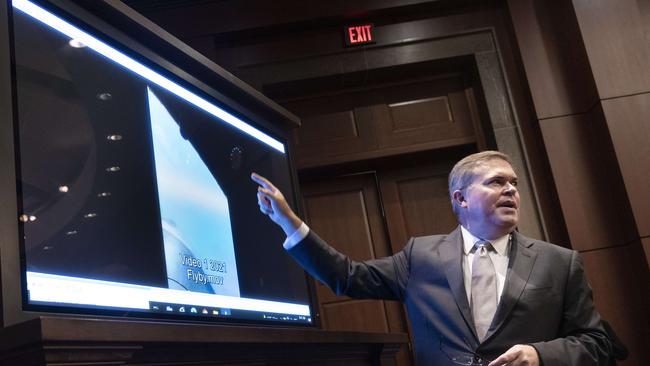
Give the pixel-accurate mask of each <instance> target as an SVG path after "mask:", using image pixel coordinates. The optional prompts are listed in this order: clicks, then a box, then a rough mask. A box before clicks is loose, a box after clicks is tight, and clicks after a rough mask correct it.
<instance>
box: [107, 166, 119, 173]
mask: <svg viewBox="0 0 650 366" xmlns="http://www.w3.org/2000/svg"><path fill="white" fill-rule="evenodd" d="M106 171H107V172H119V171H120V167H119V166H110V167H108V168H106Z"/></svg>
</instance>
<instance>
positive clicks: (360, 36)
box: [343, 24, 375, 46]
mask: <svg viewBox="0 0 650 366" xmlns="http://www.w3.org/2000/svg"><path fill="white" fill-rule="evenodd" d="M343 32H344V38H345V45H346V46H358V45H364V44H371V43H375V38H374V35H373V34H372V33H373V25H372V24H361V25H352V26H348V27H345V28H344V29H343Z"/></svg>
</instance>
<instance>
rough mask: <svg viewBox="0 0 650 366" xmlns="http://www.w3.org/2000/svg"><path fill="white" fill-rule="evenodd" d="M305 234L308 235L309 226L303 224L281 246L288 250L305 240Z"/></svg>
mask: <svg viewBox="0 0 650 366" xmlns="http://www.w3.org/2000/svg"><path fill="white" fill-rule="evenodd" d="M307 234H309V226H307V224H305V223H304V222H303V223H302V224H300V227H298V229H297V230H296V231H294V232H293V234H291V235H289V236H287V239H286V240H285V241H284V243H283V244H282V246H283V247H284V249H285V250H290V249H291V248H293V247H295V246H296V245H297V244H298V243H300V242H301V241H302V239H304V238H306V237H307Z"/></svg>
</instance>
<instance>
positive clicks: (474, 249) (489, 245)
mask: <svg viewBox="0 0 650 366" xmlns="http://www.w3.org/2000/svg"><path fill="white" fill-rule="evenodd" d="M481 248H485V251H486V252H490V251H492V250H494V247H493V246H492V243H490V242H489V241H487V240H479V241H477V242H476V243H475V244H474V246H473V247H472V250H471V251H470V253H472V254H473V253H476V252H479V253H480V252H481Z"/></svg>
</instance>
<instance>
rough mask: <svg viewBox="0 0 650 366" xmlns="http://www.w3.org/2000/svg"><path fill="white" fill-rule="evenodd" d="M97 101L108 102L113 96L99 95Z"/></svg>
mask: <svg viewBox="0 0 650 366" xmlns="http://www.w3.org/2000/svg"><path fill="white" fill-rule="evenodd" d="M97 99H99V100H101V101H104V102H107V101H109V100H111V99H113V95H112V94H111V93H99V94H97Z"/></svg>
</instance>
